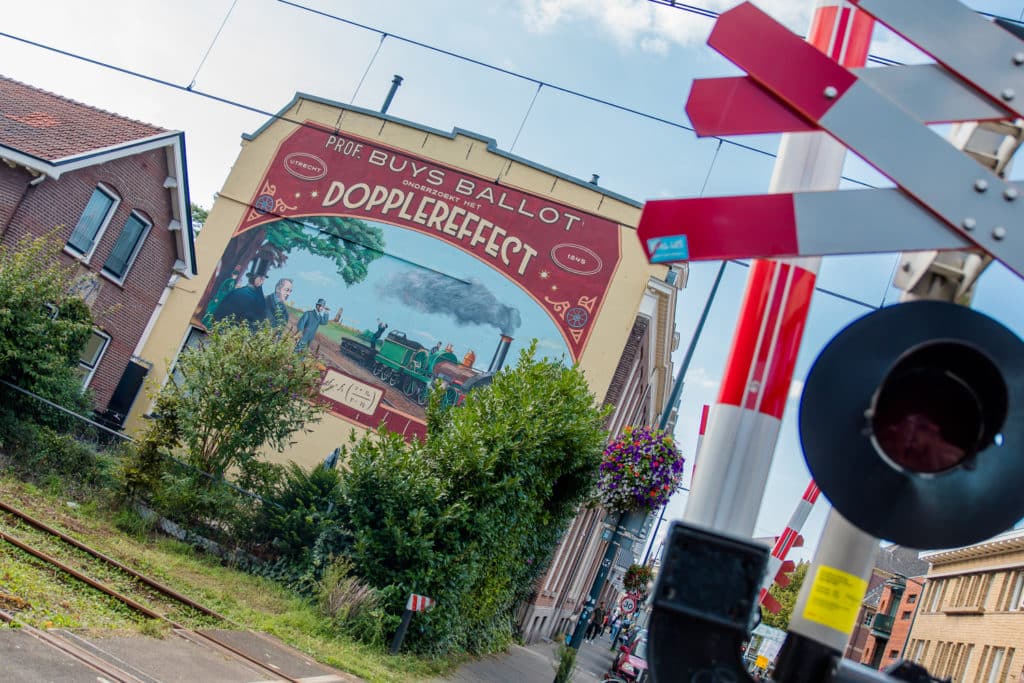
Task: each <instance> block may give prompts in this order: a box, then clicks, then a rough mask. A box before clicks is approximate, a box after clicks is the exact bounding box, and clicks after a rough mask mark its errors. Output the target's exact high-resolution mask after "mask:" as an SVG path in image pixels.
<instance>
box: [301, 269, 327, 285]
mask: <svg viewBox="0 0 1024 683" xmlns="http://www.w3.org/2000/svg"><path fill="white" fill-rule="evenodd" d="M295 278H296V279H297V280H302V281H303V282H309V283H312V284H314V285H320V286H321V287H331V286H333V285H335V284H337V278H333V277H331V276H329V275H327V274H325V273H324V272H323V271H321V270H304V271H302V272H301V273H299V274H298V275H296V276H295Z"/></svg>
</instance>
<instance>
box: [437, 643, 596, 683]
mask: <svg viewBox="0 0 1024 683" xmlns="http://www.w3.org/2000/svg"><path fill="white" fill-rule="evenodd" d="M609 646H610V643H609V641H608V637H607V636H605V637H603V638H600V639H598V640H595V641H594V642H592V643H584V644H583V645H582V646H581V647H580V652H579V655H578V656H577V658H576V671H575V673H573V677H572V680H573V683H598V682H599V681H601V680H602V678H603V676H604V674H605V672H606V671H608V669H609V667H610V666H611V663H612V658H613V653H612V652H611V651H610V650H609V649H608V648H609ZM555 647H556V644H555V643H553V642H550V641H549V642H539V643H535V644H533V645H530V646H528V647H524V646H520V645H513V646H512V648H511V650H509V652H507V653H504V654H500V655H490V656H488V657H484V658H483V659H478V660H476V661H473V662H469V663H467V664H463V665H462V666H461V667H459V669H458V671H456V672H455V674H453V675H452V676H450V677H448V678H444V679H438V681H437V682H436V683H442V681H443V682H444V683H484V682H486V683H551V681H552V680H553V679H554V678H555V661H556V655H555Z"/></svg>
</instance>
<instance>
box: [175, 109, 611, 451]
mask: <svg viewBox="0 0 1024 683" xmlns="http://www.w3.org/2000/svg"><path fill="white" fill-rule="evenodd" d="M229 199H238V200H242V201H244V202H247V203H249V205H250V206H251V208H250V209H249V210H248V211H247V212H246V215H245V216H244V217H243V219H242V221H241V223H240V225H239V226H238V227H237V229H236V231H235V233H234V235H233V237H232V238H231V240H230V241H229V243H228V245H227V247H226V249H225V251H224V254H223V256H222V258H221V261H220V263H219V265H218V268H217V272H216V274H215V276H214V277H213V278H211V281H210V284H209V286H208V287H207V291H206V292H205V294H204V296H203V297H202V299H201V300H200V304H199V307H198V308H197V310H196V312H195V315H194V319H193V323H194V324H196V325H197V326H201V327H205V326H208V325H209V324H211V323H212V322H213V321H215V320H219V319H223V318H227V317H232V318H234V319H235V320H238V321H242V322H246V323H247V324H251V325H257V324H262V323H263V322H264V321H266V322H269V323H270V324H271V325H281V326H288V327H289V328H290V329H292V330H294V331H295V333H296V347H297V348H299V349H301V348H308V349H309V350H310V351H311V352H313V353H314V354H316V355H317V357H318V358H319V359H320V360H321V362H322V363H323V365H324V367H325V374H326V378H327V379H328V380H329V381H328V382H327V383H325V388H324V390H323V392H322V396H323V398H324V399H325V400H326V401H327V402H328V405H329V406H330V408H331V410H332V412H334V413H335V414H337V415H339V416H342V417H344V418H346V419H348V420H351V421H354V422H357V423H360V424H362V425H364V426H376V425H377V424H379V423H380V422H381V421H384V422H386V424H387V425H388V427H389V428H390V429H393V430H395V431H398V432H401V433H404V434H408V435H414V434H422V433H423V432H424V431H425V426H424V405H425V403H426V397H427V387H428V386H429V385H431V384H432V383H434V382H435V381H438V380H439V381H440V382H441V383H442V385H443V386H444V387H445V400H447V401H449V402H451V403H458V402H459V401H460V400H461V397H462V396H463V395H464V394H465V393H466V392H468V391H470V390H472V389H473V388H474V387H477V386H482V385H485V384H487V383H489V382H490V380H491V378H492V377H493V374H494V373H495V372H497V371H498V370H500V369H501V367H502V366H503V365H504V364H505V363H506V362H514V358H515V357H516V356H517V354H518V351H519V349H520V348H522V347H523V346H525V345H527V344H529V343H530V341H531V340H532V339H537V340H538V349H539V352H540V353H541V354H542V355H545V356H549V357H553V358H561V359H564V360H565V361H566V362H572V361H575V360H578V359H579V357H580V355H581V353H582V351H583V349H584V348H585V346H586V344H587V341H588V339H589V338H590V334H591V331H592V325H593V321H594V319H595V317H596V316H597V314H598V311H599V310H600V308H601V304H602V302H603V300H604V297H605V295H606V293H607V290H608V286H609V283H610V282H611V279H612V276H613V274H614V272H615V269H616V267H617V266H618V263H619V229H618V226H617V225H616V224H615V223H614V222H612V221H608V220H606V219H603V218H599V217H597V216H593V215H590V214H587V213H584V212H581V211H578V210H575V209H572V208H569V207H566V206H564V205H561V204H559V203H556V202H552V201H549V200H547V199H543V198H540V197H537V196H535V195H531V194H528V193H524V192H519V191H517V190H514V189H511V188H506V187H503V186H501V185H498V184H496V183H494V182H490V181H487V180H484V179H481V178H479V177H476V176H473V175H470V174H467V173H465V172H462V171H455V170H453V169H450V168H448V167H445V166H443V165H439V164H436V163H434V162H432V161H429V160H426V159H422V158H418V157H414V156H411V155H408V154H405V153H402V152H398V151H396V150H393V149H390V148H388V147H385V146H382V145H379V144H377V143H374V142H370V141H368V140H364V139H360V138H357V137H353V136H349V135H344V136H342V135H339V134H337V133H332V132H331V131H329V130H327V129H324V128H321V127H319V126H317V125H315V124H309V123H307V124H306V125H304V126H301V127H300V128H299V129H298V130H296V131H295V132H294V133H292V134H291V135H290V136H289V137H288V138H286V139H285V140H284V141H283V142H282V143H281V145H280V147H279V148H278V151H277V153H276V155H275V157H274V160H273V162H272V163H271V164H270V166H269V167H268V168H267V170H266V172H265V173H264V176H263V179H262V180H261V182H260V186H259V188H258V191H257V192H256V193H255V194H254V196H253V197H251V198H229Z"/></svg>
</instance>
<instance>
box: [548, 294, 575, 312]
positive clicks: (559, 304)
mask: <svg viewBox="0 0 1024 683" xmlns="http://www.w3.org/2000/svg"><path fill="white" fill-rule="evenodd" d="M544 301H545V302H547V303H548V304H550V306H551V310H553V311H554V312H555V313H557V314H558V315H562V314H564V313H565V312H566V311H568V310H569V307H570V306H572V304H571V303H569V302H568V301H554V300H553V299H549V298H548V297H544Z"/></svg>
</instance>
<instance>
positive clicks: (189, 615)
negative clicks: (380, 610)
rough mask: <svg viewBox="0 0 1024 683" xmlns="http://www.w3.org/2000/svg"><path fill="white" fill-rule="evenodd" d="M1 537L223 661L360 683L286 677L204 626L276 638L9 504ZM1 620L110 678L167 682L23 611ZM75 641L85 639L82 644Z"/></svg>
mask: <svg viewBox="0 0 1024 683" xmlns="http://www.w3.org/2000/svg"><path fill="white" fill-rule="evenodd" d="M13 531H17V532H18V535H17V536H16V535H14V533H12V532H13ZM0 540H2V541H4V542H6V543H8V544H10V545H12V546H14V547H16V548H18V549H19V550H21V551H22V552H24V553H27V554H29V555H31V556H32V557H34V558H36V559H37V560H39V561H41V562H43V563H45V564H47V565H49V566H50V567H52V568H53V570H55V571H56V572H58V573H59V574H60V575H64V576H69V577H73V579H75V580H77V581H81V582H83V583H85V584H87V585H88V586H90V587H91V588H92V589H94V590H96V591H99V592H101V593H103V594H104V595H106V596H107V597H108V598H110V599H113V600H116V601H117V602H119V603H121V604H123V605H124V606H126V607H127V608H129V609H130V610H132V611H134V612H136V613H138V614H140V615H142V616H144V617H146V618H148V619H153V620H157V621H158V622H161V623H163V624H166V625H167V626H169V627H170V629H171V632H172V633H173V634H174V635H175V636H177V637H179V638H182V639H184V640H186V641H189V642H190V643H192V644H194V645H197V646H200V647H203V648H208V649H211V650H213V651H215V652H216V653H218V654H219V655H220V656H221V657H224V658H228V659H233V660H235V661H237V662H238V663H240V664H242V665H243V666H245V667H248V668H249V669H252V670H254V673H255V672H259V673H260V674H261V680H276V681H280V680H283V681H292V682H294V683H300V682H305V683H308V682H309V681H312V680H315V681H316V682H317V683H327V682H328V681H331V680H334V681H345V680H356V679H350V678H347V677H344V678H343V677H338V676H330V675H328V676H314V677H308V676H307V677H297V676H293V675H289V674H288V673H285V672H283V671H282V667H281V666H279V665H277V664H274V663H273V662H269V661H265V660H264V659H263V658H261V657H259V656H254V655H253V654H252V653H251V652H246V651H244V650H243V649H241V648H240V647H237V646H236V644H235V643H232V642H229V640H228V639H227V638H225V637H223V634H224V633H227V631H221V632H220V635H218V634H217V632H216V631H213V630H212V629H211V630H210V631H205V630H200V628H202V627H206V628H210V627H212V626H213V625H220V626H223V627H229V628H230V629H233V630H235V631H236V632H240V633H247V634H248V637H249V638H250V639H251V640H255V641H257V642H258V643H260V644H261V645H262V646H263V647H262V648H257V649H263V650H270V649H273V648H272V647H271V645H272V644H271V643H270V641H269V639H267V638H266V637H265V636H263V635H262V634H258V633H255V632H251V631H248V630H247V629H245V627H244V626H242V625H241V624H238V623H237V622H235V621H233V620H232V619H230V618H228V617H226V616H224V615H222V614H220V613H218V612H216V611H215V610H213V609H210V608H208V607H206V606H204V605H202V604H200V603H199V602H196V601H195V600H192V599H191V598H189V597H187V596H185V595H182V594H181V593H179V592H177V591H175V590H174V589H173V588H171V587H169V586H167V585H165V584H163V583H161V582H159V581H157V580H155V579H153V578H150V577H148V576H146V575H144V574H142V573H141V572H139V571H136V570H135V569H133V568H131V567H129V566H127V565H126V564H124V563H123V562H120V561H118V560H116V559H114V558H112V557H110V556H108V555H106V554H104V553H102V552H100V551H98V550H96V549H95V548H92V547H90V546H88V545H86V544H85V543H82V542H81V541H78V540H77V539H75V538H72V537H71V536H69V535H67V534H65V533H64V532H62V531H60V530H59V529H56V528H54V527H52V526H50V525H48V524H46V523H44V522H42V521H40V520H37V519H35V518H34V517H32V516H31V515H29V514H27V513H26V512H24V511H22V510H19V509H17V508H15V507H13V506H11V505H8V504H7V503H4V502H2V501H0ZM98 577H101V578H98ZM0 587H2V585H0ZM0 593H2V591H0ZM4 597H6V598H7V599H8V600H7V601H6V604H5V606H8V605H9V604H10V603H11V602H14V603H16V602H17V598H16V597H15V596H4ZM0 621H3V622H6V623H8V624H11V625H12V626H16V627H18V628H19V629H20V630H21V632H22V633H24V634H26V635H27V636H29V637H31V638H32V639H34V640H35V641H37V642H38V643H40V644H42V645H44V646H45V647H47V648H50V649H52V650H55V651H57V652H60V653H61V654H62V655H63V656H66V657H70V658H71V659H73V660H75V661H77V662H78V663H79V664H81V665H83V666H85V667H87V668H88V669H90V670H93V671H95V672H97V673H99V674H100V675H101V676H103V677H105V678H106V679H108V680H110V681H122V682H124V683H153V682H154V681H158V680H160V679H159V678H154V677H152V676H149V675H147V674H145V673H143V672H141V671H139V670H137V669H135V670H133V669H134V668H133V667H130V666H123V665H122V666H119V665H118V664H117V663H115V662H112V661H111V659H112V658H110V657H105V656H103V654H101V652H100V651H99V650H98V648H96V647H95V646H91V645H90V644H88V643H86V641H84V640H81V639H77V637H76V636H73V635H72V634H70V633H67V634H66V635H61V634H60V633H58V632H54V631H51V630H49V629H39V628H36V627H34V626H32V625H30V624H29V623H27V622H25V621H24V620H22V619H21V618H19V617H18V616H17V614H16V613H14V612H12V611H9V607H8V609H0ZM261 639H262V641H261ZM76 640H79V641H80V642H75V641H76ZM275 642H276V641H275ZM251 649H252V648H250V650H251ZM115 661H116V660H115Z"/></svg>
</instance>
